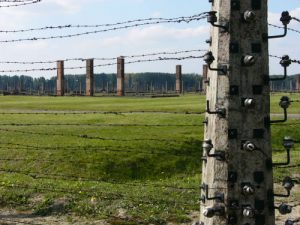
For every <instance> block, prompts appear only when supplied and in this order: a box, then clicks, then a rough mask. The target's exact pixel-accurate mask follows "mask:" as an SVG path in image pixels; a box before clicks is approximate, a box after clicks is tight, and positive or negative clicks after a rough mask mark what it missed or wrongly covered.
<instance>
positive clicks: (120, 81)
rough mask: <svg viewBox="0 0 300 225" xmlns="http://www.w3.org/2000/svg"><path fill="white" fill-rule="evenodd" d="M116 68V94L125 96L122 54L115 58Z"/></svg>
mask: <svg viewBox="0 0 300 225" xmlns="http://www.w3.org/2000/svg"><path fill="white" fill-rule="evenodd" d="M117 70H118V71H117V95H118V96H125V86H124V79H125V59H124V57H122V56H121V57H118V59H117Z"/></svg>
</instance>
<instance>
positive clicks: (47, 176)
mask: <svg viewBox="0 0 300 225" xmlns="http://www.w3.org/2000/svg"><path fill="white" fill-rule="evenodd" d="M0 172H3V173H9V174H21V175H25V176H29V177H31V178H33V179H37V180H38V179H47V180H62V181H75V182H95V183H101V184H109V185H121V186H131V187H140V186H149V187H156V188H170V189H174V190H195V189H196V190H198V189H199V187H197V188H195V187H191V188H190V187H175V186H171V185H158V184H154V183H147V182H142V183H133V182H132V183H129V182H117V181H108V180H103V179H97V178H91V177H86V176H78V175H72V174H62V173H59V174H58V173H42V172H32V171H22V170H16V169H7V168H0Z"/></svg>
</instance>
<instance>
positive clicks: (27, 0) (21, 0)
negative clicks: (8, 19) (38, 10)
mask: <svg viewBox="0 0 300 225" xmlns="http://www.w3.org/2000/svg"><path fill="white" fill-rule="evenodd" d="M41 1H42V0H1V1H0V3H7V5H1V4H0V8H10V7H19V6H26V5H32V4H36V3H39V2H41ZM11 3H13V4H11Z"/></svg>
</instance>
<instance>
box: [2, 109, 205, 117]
mask: <svg viewBox="0 0 300 225" xmlns="http://www.w3.org/2000/svg"><path fill="white" fill-rule="evenodd" d="M205 112H206V111H202V112H189V111H185V112H174V111H173V112H172V111H169V112H168V111H151V110H149V111H143V110H141V111H122V112H121V111H119V112H118V111H84V112H80V111H75V112H74V111H73V112H71V111H68V112H65V111H62V112H59V111H57V112H56V111H55V112H0V115H53V116H60V115H63V116H67V115H93V114H94V115H97V114H103V115H107V114H112V115H123V114H175V115H202V114H204V113H205Z"/></svg>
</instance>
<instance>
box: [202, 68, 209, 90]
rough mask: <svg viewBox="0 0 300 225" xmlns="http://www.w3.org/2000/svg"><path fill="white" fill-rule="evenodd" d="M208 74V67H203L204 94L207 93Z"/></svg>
mask: <svg viewBox="0 0 300 225" xmlns="http://www.w3.org/2000/svg"><path fill="white" fill-rule="evenodd" d="M207 73H208V66H207V65H203V72H202V93H203V94H205V93H206V87H207V85H208V82H209V81H208V80H207Z"/></svg>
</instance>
